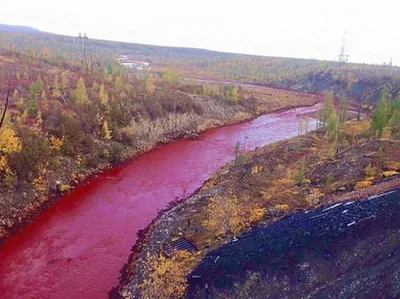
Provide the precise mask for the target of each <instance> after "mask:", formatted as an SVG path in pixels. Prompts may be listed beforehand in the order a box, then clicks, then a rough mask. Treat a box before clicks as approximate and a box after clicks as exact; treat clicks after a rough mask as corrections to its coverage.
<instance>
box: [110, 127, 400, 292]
mask: <svg viewBox="0 0 400 299" xmlns="http://www.w3.org/2000/svg"><path fill="white" fill-rule="evenodd" d="M368 128H369V123H368V122H367V121H364V122H350V123H348V124H346V125H345V126H344V127H342V133H341V135H342V136H344V137H343V139H342V140H341V152H340V153H339V154H335V153H334V152H333V150H334V147H333V145H332V143H331V142H330V141H329V138H328V137H327V136H326V134H325V131H320V132H317V133H316V134H309V135H306V136H302V137H296V138H293V139H289V140H286V141H282V142H278V143H276V144H273V145H269V146H266V147H263V148H258V149H256V150H255V151H254V152H252V153H249V154H246V155H245V156H242V157H240V159H239V160H237V162H236V164H235V163H233V162H231V163H229V164H227V165H226V166H224V167H223V168H222V169H221V170H219V171H218V172H217V173H216V174H214V175H213V176H211V177H210V178H209V179H208V180H207V181H206V182H205V183H204V185H203V186H202V188H200V189H199V190H198V191H197V192H195V193H194V194H193V195H192V196H190V197H189V198H188V199H187V200H184V201H182V202H180V203H178V204H177V205H176V206H174V207H173V208H171V209H169V210H167V211H165V212H162V213H160V214H159V216H158V218H157V219H155V220H153V222H152V223H151V224H150V225H149V226H148V227H147V228H146V230H144V231H143V232H141V234H140V238H139V240H138V241H137V243H136V245H135V246H134V247H133V253H132V255H131V257H130V259H129V263H128V264H127V266H126V267H125V268H124V269H123V272H122V277H121V281H120V286H119V288H117V289H114V290H113V291H112V292H111V295H110V296H111V297H113V298H151V297H152V296H154V294H159V296H161V297H160V298H175V297H182V296H185V292H186V286H187V281H186V278H187V275H189V273H190V272H191V271H192V270H193V269H194V268H195V267H196V265H198V264H199V263H200V262H201V261H202V259H203V258H204V256H205V255H207V253H209V252H211V251H213V250H215V249H217V248H219V247H220V246H222V245H223V244H226V243H228V242H231V241H232V239H233V240H234V237H235V236H238V235H240V234H242V233H243V232H245V231H247V230H248V229H249V228H250V227H252V226H258V225H262V226H265V225H266V224H268V223H272V222H276V221H277V220H279V219H281V218H282V217H283V216H285V215H288V214H290V213H294V212H296V211H301V210H308V209H311V208H313V207H317V206H320V205H326V204H332V203H335V202H339V201H342V200H348V199H349V198H360V197H364V196H366V195H367V194H376V193H378V192H381V191H383V190H385V189H387V188H394V187H397V186H399V180H398V179H397V178H398V174H399V171H400V164H398V163H397V162H396V161H398V160H399V159H400V151H399V150H398V149H397V146H398V141H397V140H370V141H369V140H368V139H366V138H364V137H363V136H364V133H365V131H366V130H367V129H368ZM352 192H353V193H352ZM180 238H185V239H186V240H188V241H189V242H191V243H192V244H193V245H194V246H195V248H197V249H198V251H196V252H191V253H185V254H181V253H182V252H180V251H178V253H176V254H175V255H174V256H172V257H170V258H166V257H165V251H164V249H163V247H164V246H165V245H166V244H169V243H170V242H173V241H174V240H176V239H180ZM161 269H163V270H162V272H163V273H161V272H160V271H161ZM160 294H162V295H160ZM177 295H178V296H177Z"/></svg>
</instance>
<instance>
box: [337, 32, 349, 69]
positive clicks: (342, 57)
mask: <svg viewBox="0 0 400 299" xmlns="http://www.w3.org/2000/svg"><path fill="white" fill-rule="evenodd" d="M346 44H347V32H345V33H343V39H342V46H341V48H340V54H339V62H340V63H342V64H346V63H347V62H348V61H349V55H347V54H346Z"/></svg>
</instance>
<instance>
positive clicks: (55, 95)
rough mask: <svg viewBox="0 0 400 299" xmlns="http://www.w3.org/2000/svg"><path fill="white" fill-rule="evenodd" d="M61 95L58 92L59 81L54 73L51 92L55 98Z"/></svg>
mask: <svg viewBox="0 0 400 299" xmlns="http://www.w3.org/2000/svg"><path fill="white" fill-rule="evenodd" d="M60 95H61V92H60V83H59V82H58V76H57V75H55V77H54V82H53V93H52V97H53V98H55V99H58V98H59V97H60Z"/></svg>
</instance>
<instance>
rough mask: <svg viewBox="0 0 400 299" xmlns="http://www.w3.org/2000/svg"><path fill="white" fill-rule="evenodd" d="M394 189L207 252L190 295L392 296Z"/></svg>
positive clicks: (399, 242)
mask: <svg viewBox="0 0 400 299" xmlns="http://www.w3.org/2000/svg"><path fill="white" fill-rule="evenodd" d="M399 232H400V191H395V192H389V193H386V194H385V195H383V196H380V197H375V198H368V199H367V200H363V201H355V202H347V203H338V204H334V205H332V206H329V207H326V206H325V207H320V208H318V209H315V210H312V211H307V212H302V213H298V214H294V215H291V216H288V217H285V218H284V219H282V220H281V221H279V222H276V223H274V224H272V225H269V226H266V227H264V228H254V229H253V230H251V231H250V232H249V233H247V234H246V235H243V236H241V237H240V238H239V239H238V240H233V241H232V242H231V243H228V244H226V245H224V246H222V247H221V248H219V249H217V250H215V251H214V252H211V253H210V254H208V255H207V256H206V258H205V259H204V260H203V262H202V263H201V264H200V265H199V266H198V267H197V269H195V270H194V271H193V272H192V274H191V278H190V286H189V288H188V297H189V298H303V297H308V298H354V297H357V298H383V297H384V298H398V297H399V296H400V255H399V253H400V239H399V238H398V236H399Z"/></svg>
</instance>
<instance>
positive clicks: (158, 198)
mask: <svg viewBox="0 0 400 299" xmlns="http://www.w3.org/2000/svg"><path fill="white" fill-rule="evenodd" d="M317 109H318V105H316V106H313V107H308V108H297V109H292V110H289V111H286V112H281V113H273V114H268V115H263V116H260V117H259V118H257V119H255V120H253V121H249V122H246V123H242V124H237V125H232V126H228V127H223V128H217V129H212V130H210V131H208V132H206V133H204V134H202V135H200V137H199V138H198V139H196V140H179V141H176V142H174V143H171V144H168V145H163V146H161V147H160V148H159V149H157V150H154V151H152V152H149V153H147V154H144V155H142V156H140V157H138V158H137V159H135V160H134V161H132V162H130V163H127V164H126V165H123V166H120V167H117V168H115V169H113V170H110V171H107V172H105V173H103V174H100V175H99V176H97V177H95V178H94V179H92V180H91V181H90V182H88V183H87V184H84V185H81V186H79V187H77V188H75V189H74V190H73V191H72V192H71V193H70V194H68V195H66V196H64V197H63V198H61V199H60V200H58V201H57V202H56V203H55V204H53V205H52V206H51V207H50V208H49V209H47V210H46V211H44V212H43V213H42V214H41V215H40V216H39V217H37V218H36V219H35V220H34V221H33V222H32V223H30V224H29V225H27V226H25V227H24V228H23V229H22V230H21V232H19V233H16V234H14V235H12V236H11V237H10V238H8V239H7V241H6V242H5V243H4V244H3V245H2V246H1V247H0V298H7V299H11V298H24V299H29V298H40V299H43V298H52V299H57V298H63V299H64V298H107V292H108V291H109V290H110V289H111V288H112V287H113V286H114V285H116V284H117V281H118V277H119V270H120V269H121V268H122V266H123V265H124V264H125V263H126V262H127V259H128V256H129V254H130V249H131V247H132V245H133V244H134V243H135V241H136V239H137V237H136V233H137V231H138V230H140V229H143V228H145V227H146V225H147V224H148V223H149V222H150V221H151V220H152V219H153V218H154V217H156V215H157V212H158V211H159V210H161V209H163V208H165V207H166V205H167V204H168V203H169V202H171V201H173V200H175V199H177V198H182V197H186V196H188V195H190V194H191V193H192V192H193V191H194V190H196V189H197V188H198V187H200V186H201V184H202V183H203V182H204V181H205V180H206V179H207V177H208V176H210V175H211V174H212V173H213V172H215V171H216V170H217V169H218V168H220V167H221V166H223V165H224V164H225V163H226V162H228V161H230V160H231V159H233V157H234V153H233V146H234V145H235V144H236V142H240V143H241V144H242V145H243V147H245V150H252V149H254V148H255V147H257V146H262V145H265V144H268V143H271V142H274V141H278V140H281V139H284V138H288V137H292V136H295V135H297V132H298V122H299V119H300V117H299V115H301V114H305V113H309V112H313V111H316V110H317ZM310 128H312V129H313V128H315V123H314V121H311V122H310Z"/></svg>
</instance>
